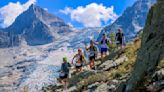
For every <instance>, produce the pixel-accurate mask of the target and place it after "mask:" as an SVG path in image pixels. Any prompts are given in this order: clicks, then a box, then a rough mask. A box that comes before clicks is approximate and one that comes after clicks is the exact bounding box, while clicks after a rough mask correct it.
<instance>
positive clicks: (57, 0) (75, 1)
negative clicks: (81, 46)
mask: <svg viewBox="0 0 164 92" xmlns="http://www.w3.org/2000/svg"><path fill="white" fill-rule="evenodd" d="M29 1H31V2H34V1H35V0H1V2H0V9H1V8H3V7H5V6H7V5H9V3H10V2H12V3H13V4H15V3H16V2H19V3H20V5H22V6H23V4H25V3H27V2H29ZM135 1H136V0H36V1H35V4H36V5H38V6H40V7H42V8H47V9H48V12H50V13H52V14H54V15H56V16H59V17H60V18H62V19H64V21H65V22H66V23H69V24H72V25H73V26H75V27H84V26H85V27H90V26H91V27H92V26H93V27H95V26H103V25H107V24H110V23H111V22H112V21H114V20H115V19H117V18H118V16H120V15H121V14H122V13H123V11H124V10H125V9H126V8H127V7H128V6H131V5H132V4H133V3H134V2H135ZM30 4H31V3H30ZM11 6H12V5H11ZM80 6H81V7H82V8H81V7H80ZM14 7H15V6H14ZM14 7H13V8H14ZM16 7H17V6H16ZM18 7H20V6H18ZM66 7H67V9H66ZM100 7H101V8H102V9H100V10H99V8H100ZM92 8H93V11H92ZM112 8H114V9H113V10H112ZM4 10H5V11H6V10H8V11H9V10H10V11H14V9H13V10H11V9H6V8H5V9H4ZM67 10H69V11H67ZM81 10H82V11H83V12H82V13H81V12H80V11H81ZM88 10H91V12H90V11H89V12H88ZM97 10H98V11H97ZM15 11H16V10H15ZM17 11H18V10H17ZM61 11H63V12H61ZM1 12H3V11H2V9H1V10H0V13H1ZM19 13H20V12H18V14H19ZM102 13H103V14H102ZM108 13H111V14H110V15H108ZM15 14H17V13H15ZM18 14H17V15H18ZM85 14H86V16H85ZM6 15H7V13H6ZM4 16H5V14H4V15H3V17H2V15H1V16H0V20H1V22H2V20H3V21H4V19H5V18H4ZM10 16H11V15H10ZM15 16H16V15H15ZM87 16H92V17H91V18H88V17H87ZM95 16H96V17H95ZM109 16H110V17H109ZM3 18H4V19H3ZM80 18H83V19H80ZM87 19H88V20H87ZM6 21H7V18H6ZM90 21H93V22H90ZM8 22H9V21H8ZM89 22H90V23H89ZM94 23H95V24H94ZM6 24H7V23H6Z"/></svg>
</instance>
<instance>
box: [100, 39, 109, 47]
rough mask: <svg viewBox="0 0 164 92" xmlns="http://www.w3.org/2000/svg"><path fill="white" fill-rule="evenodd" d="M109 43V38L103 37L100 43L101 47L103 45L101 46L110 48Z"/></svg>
mask: <svg viewBox="0 0 164 92" xmlns="http://www.w3.org/2000/svg"><path fill="white" fill-rule="evenodd" d="M107 43H108V40H107V39H102V40H101V45H100V47H101V48H108V45H107Z"/></svg>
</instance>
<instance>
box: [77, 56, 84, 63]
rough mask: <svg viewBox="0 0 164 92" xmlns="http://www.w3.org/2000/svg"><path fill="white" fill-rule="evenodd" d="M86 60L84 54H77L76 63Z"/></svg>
mask: <svg viewBox="0 0 164 92" xmlns="http://www.w3.org/2000/svg"><path fill="white" fill-rule="evenodd" d="M83 61H84V55H79V54H77V55H76V63H82V62H83Z"/></svg>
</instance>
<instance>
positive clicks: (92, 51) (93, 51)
mask: <svg viewBox="0 0 164 92" xmlns="http://www.w3.org/2000/svg"><path fill="white" fill-rule="evenodd" d="M96 51H97V50H96V47H95V46H93V47H89V56H95V54H96Z"/></svg>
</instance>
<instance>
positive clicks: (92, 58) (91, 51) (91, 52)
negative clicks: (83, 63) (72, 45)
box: [86, 40, 97, 69]
mask: <svg viewBox="0 0 164 92" xmlns="http://www.w3.org/2000/svg"><path fill="white" fill-rule="evenodd" d="M86 50H87V51H89V61H90V62H89V65H90V68H91V69H95V64H94V62H95V59H96V56H97V48H96V46H95V45H94V42H93V40H91V41H90V46H89V47H88V48H87V47H86Z"/></svg>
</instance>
